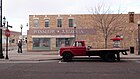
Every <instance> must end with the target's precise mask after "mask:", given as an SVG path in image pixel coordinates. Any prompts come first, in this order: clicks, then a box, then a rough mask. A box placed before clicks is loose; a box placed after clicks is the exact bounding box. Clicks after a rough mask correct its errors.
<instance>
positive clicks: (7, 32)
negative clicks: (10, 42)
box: [5, 29, 10, 37]
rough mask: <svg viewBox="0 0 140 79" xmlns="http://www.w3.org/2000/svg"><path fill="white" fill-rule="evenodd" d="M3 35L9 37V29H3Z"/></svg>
mask: <svg viewBox="0 0 140 79" xmlns="http://www.w3.org/2000/svg"><path fill="white" fill-rule="evenodd" d="M5 35H6V36H7V37H9V36H10V30H8V29H7V30H5Z"/></svg>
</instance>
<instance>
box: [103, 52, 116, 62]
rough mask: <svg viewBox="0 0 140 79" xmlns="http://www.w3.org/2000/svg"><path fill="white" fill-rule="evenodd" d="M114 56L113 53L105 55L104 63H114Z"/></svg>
mask: <svg viewBox="0 0 140 79" xmlns="http://www.w3.org/2000/svg"><path fill="white" fill-rule="evenodd" d="M115 58H116V57H115V54H113V53H107V54H106V55H105V61H108V62H114V61H115Z"/></svg>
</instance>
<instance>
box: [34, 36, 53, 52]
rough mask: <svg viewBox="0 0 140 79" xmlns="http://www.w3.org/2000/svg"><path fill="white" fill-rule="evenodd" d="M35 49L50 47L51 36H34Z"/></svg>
mask: <svg viewBox="0 0 140 79" xmlns="http://www.w3.org/2000/svg"><path fill="white" fill-rule="evenodd" d="M33 49H37V50H38V49H43V50H47V49H50V38H33Z"/></svg>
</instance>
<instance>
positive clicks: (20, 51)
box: [18, 41, 22, 53]
mask: <svg viewBox="0 0 140 79" xmlns="http://www.w3.org/2000/svg"><path fill="white" fill-rule="evenodd" d="M18 53H22V44H21V41H19V43H18Z"/></svg>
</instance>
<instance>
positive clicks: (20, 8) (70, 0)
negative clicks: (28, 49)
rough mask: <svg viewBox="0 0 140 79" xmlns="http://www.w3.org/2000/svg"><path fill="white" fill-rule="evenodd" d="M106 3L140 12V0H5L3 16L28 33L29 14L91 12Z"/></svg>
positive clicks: (127, 10)
mask: <svg viewBox="0 0 140 79" xmlns="http://www.w3.org/2000/svg"><path fill="white" fill-rule="evenodd" d="M101 3H102V4H105V5H107V6H111V9H113V10H114V11H115V10H118V8H119V7H120V8H121V10H122V11H123V12H124V13H128V12H132V11H133V12H135V13H140V0H3V2H2V5H3V16H5V17H6V20H7V21H8V22H9V25H11V26H13V28H12V29H11V30H13V31H19V32H20V25H21V24H23V34H26V31H27V30H28V27H27V26H26V24H27V23H28V18H29V15H37V14H39V15H41V14H43V15H47V14H56V15H57V14H85V13H86V14H89V13H90V12H89V10H90V9H91V8H94V7H95V6H96V5H99V4H101Z"/></svg>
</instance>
